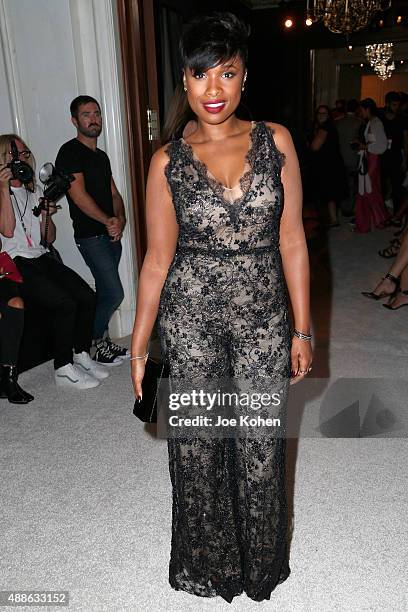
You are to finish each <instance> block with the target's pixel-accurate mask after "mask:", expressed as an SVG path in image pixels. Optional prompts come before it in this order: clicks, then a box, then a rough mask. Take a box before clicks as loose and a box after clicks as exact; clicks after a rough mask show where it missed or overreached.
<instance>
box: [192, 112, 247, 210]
mask: <svg viewBox="0 0 408 612" xmlns="http://www.w3.org/2000/svg"><path fill="white" fill-rule="evenodd" d="M256 126H257V122H256V121H251V130H250V132H249V148H248V151H247V153H246V155H245V158H244V169H243V172H242V175H241V177H240V179H239V181H238V182H237V183H236V184H235V185H234V186H233V187H226V186H225V185H224V184H223V183H221V181H219V180H218V179H217V178H216V177H215V176H214V175H213V174H212V172H210V170H209V169H208V166H207V164H205V163H204V162H203V161H201V160H200V159H199V158H198V157H197V155H196V154H195V152H194V149H193V147H192V145H191V144H189V143H188V142H186V141H185V140H184V138H181V139H180V140H181V143H182V144H183V145H184V147H185V148H186V150H187V151H188V153H189V155H190V159H191V162H192V163H193V165H194V166H195V168H196V169H197V170H198V172H199V173H200V174H201V175H202V176H203V177H204V179H205V180H206V181H207V182H208V184H209V185H210V187H211V188H212V189H213V191H214V192H215V193H216V195H218V196H219V197H221V198H222V199H223V200H224V202H226V203H227V204H229V205H230V204H232V203H236V202H238V201H241V200H243V199H244V198H246V195H247V193H248V191H249V190H250V188H251V186H252V182H253V173H254V171H253V163H252V157H253V151H254V145H255V138H254V135H255V128H256ZM237 188H240V189H241V191H242V195H241V196H240V197H238V198H236V199H234V200H232V201H231V200H228V199H227V198H225V195H224V193H225V192H230V193H231V194H232V192H233V191H234V190H236V189H237Z"/></svg>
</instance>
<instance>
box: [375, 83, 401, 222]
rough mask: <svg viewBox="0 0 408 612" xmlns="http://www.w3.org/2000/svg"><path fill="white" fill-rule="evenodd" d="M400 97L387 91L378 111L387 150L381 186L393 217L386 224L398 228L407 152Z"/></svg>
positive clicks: (382, 159)
mask: <svg viewBox="0 0 408 612" xmlns="http://www.w3.org/2000/svg"><path fill="white" fill-rule="evenodd" d="M400 102H401V96H400V94H399V93H398V92H396V91H389V92H388V93H387V94H386V96H385V107H384V109H382V110H381V111H379V117H380V119H381V121H382V123H383V125H384V130H385V134H386V136H387V149H386V150H385V151H384V153H383V155H382V157H381V185H382V193H383V197H384V199H385V200H386V199H388V198H387V196H388V194H389V193H390V195H391V197H392V202H393V212H394V215H393V217H391V219H390V220H389V222H388V224H389V225H393V226H394V227H400V226H401V224H402V221H401V219H400V218H396V214H397V213H398V211H399V209H400V206H401V202H402V198H403V192H404V189H403V186H402V183H403V180H404V173H403V167H404V161H406V160H407V151H408V123H407V120H406V119H405V118H404V117H403V116H402V114H401V113H400Z"/></svg>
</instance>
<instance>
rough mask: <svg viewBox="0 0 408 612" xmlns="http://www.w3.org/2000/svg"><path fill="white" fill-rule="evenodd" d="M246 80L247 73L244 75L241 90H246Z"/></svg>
mask: <svg viewBox="0 0 408 612" xmlns="http://www.w3.org/2000/svg"><path fill="white" fill-rule="evenodd" d="M246 80H247V75H246V74H245V76H244V80H243V82H242V89H241V91H244V90H245V83H246Z"/></svg>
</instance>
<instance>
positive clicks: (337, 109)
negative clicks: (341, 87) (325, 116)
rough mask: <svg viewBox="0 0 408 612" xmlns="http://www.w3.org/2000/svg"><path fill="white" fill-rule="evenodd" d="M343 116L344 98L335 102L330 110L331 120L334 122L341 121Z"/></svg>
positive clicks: (344, 111)
mask: <svg viewBox="0 0 408 612" xmlns="http://www.w3.org/2000/svg"><path fill="white" fill-rule="evenodd" d="M345 116H346V100H344V98H341V99H339V100H336V102H335V103H334V108H333V110H332V118H333V120H334V121H337V120H338V119H342V118H343V117H345Z"/></svg>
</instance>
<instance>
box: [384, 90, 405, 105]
mask: <svg viewBox="0 0 408 612" xmlns="http://www.w3.org/2000/svg"><path fill="white" fill-rule="evenodd" d="M391 102H401V96H400V94H399V93H398V91H389V92H388V93H386V94H385V103H386V104H391Z"/></svg>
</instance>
